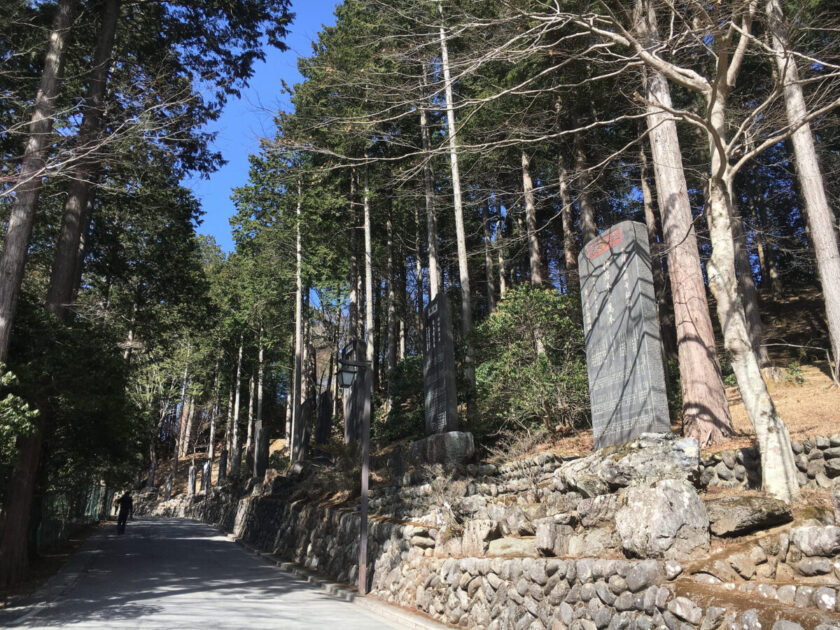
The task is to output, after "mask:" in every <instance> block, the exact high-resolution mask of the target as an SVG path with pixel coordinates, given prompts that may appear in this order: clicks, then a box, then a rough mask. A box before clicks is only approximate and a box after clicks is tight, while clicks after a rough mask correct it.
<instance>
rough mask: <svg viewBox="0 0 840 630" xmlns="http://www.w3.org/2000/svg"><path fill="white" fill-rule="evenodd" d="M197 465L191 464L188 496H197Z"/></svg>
mask: <svg viewBox="0 0 840 630" xmlns="http://www.w3.org/2000/svg"><path fill="white" fill-rule="evenodd" d="M195 473H196V471H195V464H190V472H189V481H188V482H187V496H189V497H194V496H195Z"/></svg>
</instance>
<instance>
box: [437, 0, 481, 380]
mask: <svg viewBox="0 0 840 630" xmlns="http://www.w3.org/2000/svg"><path fill="white" fill-rule="evenodd" d="M438 12H439V13H440V20H441V21H440V53H441V54H440V58H441V67H442V69H443V79H444V94H445V96H446V127H447V136H448V138H449V163H450V168H451V171H452V201H453V206H454V209H455V240H456V242H457V246H458V278H459V281H460V284H461V336H462V342H463V344H464V379H465V380H466V381H467V386H468V388H469V389H473V388H474V387H475V370H474V368H473V351H472V345H471V343H470V332H471V331H472V298H471V296H470V266H469V258H468V256H467V234H466V229H465V227H464V206H463V198H462V195H461V175H460V172H459V170H458V137H457V127H456V126H455V105H454V101H453V97H452V77H451V76H450V73H449V49H448V47H447V43H446V30H445V28H444V25H443V23H444V19H443V5H442V4H441V2H438Z"/></svg>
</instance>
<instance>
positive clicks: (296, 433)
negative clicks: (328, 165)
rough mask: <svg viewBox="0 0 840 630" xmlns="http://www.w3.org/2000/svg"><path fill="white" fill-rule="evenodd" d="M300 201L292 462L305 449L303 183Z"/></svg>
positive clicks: (298, 203) (290, 450)
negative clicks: (302, 400)
mask: <svg viewBox="0 0 840 630" xmlns="http://www.w3.org/2000/svg"><path fill="white" fill-rule="evenodd" d="M297 190H298V200H297V209H296V214H297V222H296V223H295V235H296V245H295V260H296V264H295V371H294V375H293V378H294V390H293V393H292V431H291V445H290V448H289V457H290V458H291V461H292V462H297V461H300V460H301V459H302V458H303V449H302V448H301V444H300V438H301V436H302V435H303V433H302V431H301V426H300V423H301V421H302V418H301V399H300V397H301V389H302V384H301V377H302V376H303V374H302V368H303V364H302V361H303V270H302V265H303V244H302V241H301V237H300V222H301V218H300V215H301V199H300V195H301V181H300V180H298V183H297Z"/></svg>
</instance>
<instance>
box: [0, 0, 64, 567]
mask: <svg viewBox="0 0 840 630" xmlns="http://www.w3.org/2000/svg"><path fill="white" fill-rule="evenodd" d="M77 4H78V0H61V1H60V2H59V3H58V12H57V14H56V17H55V21H54V22H53V26H52V30H51V31H50V38H49V45H48V47H47V56H46V61H45V63H44V70H43V72H42V73H41V81H40V83H39V85H38V94H37V96H36V97H35V111H34V112H33V113H32V118H31V120H30V122H29V139H28V140H27V142H26V149H25V151H24V154H23V164H22V165H21V169H20V173H19V174H18V177H17V182H18V185H17V187H16V189H15V197H14V202H13V203H12V209H11V214H10V215H9V222H8V225H7V227H6V239H5V241H4V244H3V253H2V254H0V363H3V362H5V361H6V357H7V355H8V352H9V341H10V339H11V336H12V327H13V326H14V320H15V313H16V311H17V300H18V295H19V293H20V285H21V282H22V281H23V269H24V266H25V264H26V252H27V249H28V248H29V241H30V239H31V238H32V225H33V222H34V219H35V206H36V204H37V201H38V193H39V192H40V190H41V179H42V175H43V173H44V167H45V165H44V154H45V152H46V150H47V148H48V146H49V142H50V137H51V135H52V128H53V115H54V113H55V99H56V97H57V96H58V89H59V83H60V81H59V78H58V75H59V73H60V71H61V64H62V61H63V52H64V46H65V43H66V41H67V38H68V35H69V33H70V29H71V26H72V23H73V14H74V13H75V10H76V5H77ZM39 444H40V442H39ZM24 465H26V464H24ZM33 483H34V482H33ZM33 487H34V485H33ZM16 496H17V495H16ZM29 502H30V503H31V498H30V499H29ZM11 507H12V506H11V505H6V506H5V509H6V511H8V510H10V509H11ZM14 507H15V509H18V508H19V507H26V508H27V512H26V513H27V516H28V514H29V511H28V510H29V505H26V506H23V505H21V506H14ZM27 523H28V521H27ZM18 559H19V558H17V557H15V558H13V560H14V561H17V560H18ZM24 566H25V562H24ZM11 572H12V573H14V574H16V575H17V574H19V569H17V568H13V569H12V571H11Z"/></svg>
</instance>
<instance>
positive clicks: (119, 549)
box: [0, 519, 398, 630]
mask: <svg viewBox="0 0 840 630" xmlns="http://www.w3.org/2000/svg"><path fill="white" fill-rule="evenodd" d="M56 578H57V579H56V580H55V581H53V582H52V587H51V588H47V589H46V590H45V591H44V594H45V595H46V596H47V597H48V599H51V600H52V601H50V602H49V603H48V605H47V606H44V607H41V608H36V609H34V611H33V612H31V613H30V614H29V615H27V616H26V617H25V618H23V619H22V620H18V622H17V624H15V625H16V626H17V627H23V628H92V629H93V628H96V629H98V628H103V629H104V628H108V629H112V628H114V629H122V628H143V630H146V629H147V628H161V629H162V628H166V629H167V630H168V629H171V628H201V629H204V628H248V629H258V628H271V629H272V630H276V629H283V630H287V629H289V630H290V629H297V628H327V629H330V630H336V629H337V628H340V630H369V629H370V630H372V629H374V628H397V627H398V626H397V625H394V623H391V622H389V621H386V620H384V619H380V618H378V617H374V616H373V614H372V613H368V612H367V611H365V610H362V609H360V608H359V607H358V606H355V605H353V604H351V603H348V602H344V601H341V600H338V599H335V598H333V597H331V596H329V595H328V594H326V593H325V592H324V591H322V590H320V589H318V588H316V587H313V586H311V585H310V584H308V583H307V582H305V581H303V580H300V579H297V578H295V577H294V576H292V575H290V574H288V573H286V572H284V571H281V570H280V569H278V568H276V567H274V566H272V565H270V564H268V563H267V562H266V561H265V560H263V559H262V558H259V557H258V556H254V555H252V554H249V553H247V552H246V551H245V550H244V549H242V547H240V546H239V545H237V544H236V543H234V542H231V541H230V540H228V539H227V538H226V537H225V536H223V535H221V534H219V533H218V531H217V530H215V529H214V528H212V527H209V526H207V525H203V524H201V523H196V522H193V521H186V520H180V519H144V520H136V521H131V522H129V524H128V529H127V531H126V533H125V534H124V535H121V536H120V535H117V533H116V526H114V525H109V526H107V527H105V528H104V529H103V530H100V531H99V532H97V533H96V534H95V535H94V536H92V537H91V538H90V539H89V540H88V541H87V543H86V545H85V546H84V547H83V549H82V551H80V552H79V554H77V556H76V557H75V558H74V559H73V560H72V561H71V562H70V563H68V565H67V566H66V567H65V569H64V570H63V572H62V573H61V574H59V575H58V576H56ZM56 584H58V586H56ZM62 591H63V592H62ZM0 624H2V622H0Z"/></svg>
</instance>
